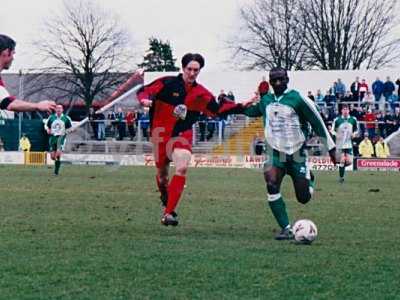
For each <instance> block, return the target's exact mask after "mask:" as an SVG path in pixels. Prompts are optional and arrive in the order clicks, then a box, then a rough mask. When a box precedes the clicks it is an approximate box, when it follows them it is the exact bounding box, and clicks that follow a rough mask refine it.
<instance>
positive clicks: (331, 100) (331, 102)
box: [324, 89, 336, 108]
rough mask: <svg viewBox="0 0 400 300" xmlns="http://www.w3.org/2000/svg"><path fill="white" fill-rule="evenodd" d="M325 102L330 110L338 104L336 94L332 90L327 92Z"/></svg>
mask: <svg viewBox="0 0 400 300" xmlns="http://www.w3.org/2000/svg"><path fill="white" fill-rule="evenodd" d="M324 102H325V103H326V106H327V107H329V108H332V107H333V106H335V104H336V97H335V94H334V93H333V91H332V89H329V90H328V91H326V95H325V97H324Z"/></svg>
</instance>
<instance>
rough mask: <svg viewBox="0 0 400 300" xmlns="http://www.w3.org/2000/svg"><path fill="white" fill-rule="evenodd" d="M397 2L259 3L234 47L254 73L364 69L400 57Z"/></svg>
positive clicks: (244, 13)
mask: <svg viewBox="0 0 400 300" xmlns="http://www.w3.org/2000/svg"><path fill="white" fill-rule="evenodd" d="M396 8H397V0H281V1H277V0H254V2H253V3H252V4H251V5H248V6H245V7H243V8H242V10H241V17H242V21H243V22H244V24H245V25H244V28H243V29H242V31H241V32H240V34H238V35H237V36H238V37H239V38H236V37H235V39H234V40H231V41H230V45H231V47H232V48H234V49H235V52H234V56H235V57H236V58H239V59H241V60H243V61H244V62H245V63H247V67H248V68H249V69H270V68H271V67H274V66H280V67H284V68H286V69H292V68H295V69H311V68H315V67H317V68H320V69H325V70H328V69H338V70H340V69H360V68H367V69H371V68H375V69H376V68H380V67H383V66H387V65H390V64H394V63H396V62H397V61H398V59H399V57H400V51H399V50H400V48H399V47H400V38H399V37H398V35H397V36H396V35H395V34H394V31H395V30H398V27H397V25H398V18H397V14H396V12H397V10H396Z"/></svg>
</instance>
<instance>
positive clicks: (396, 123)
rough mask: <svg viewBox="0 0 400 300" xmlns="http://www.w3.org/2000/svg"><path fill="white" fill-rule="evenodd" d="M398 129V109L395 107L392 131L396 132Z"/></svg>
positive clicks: (399, 121)
mask: <svg viewBox="0 0 400 300" xmlns="http://www.w3.org/2000/svg"><path fill="white" fill-rule="evenodd" d="M399 129H400V108H399V107H396V109H395V111H394V130H395V131H397V130H399Z"/></svg>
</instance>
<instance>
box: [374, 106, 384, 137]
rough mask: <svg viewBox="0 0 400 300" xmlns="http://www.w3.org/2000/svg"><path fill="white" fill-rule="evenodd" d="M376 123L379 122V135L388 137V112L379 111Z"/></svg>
mask: <svg viewBox="0 0 400 300" xmlns="http://www.w3.org/2000/svg"><path fill="white" fill-rule="evenodd" d="M376 121H377V122H378V130H379V135H380V136H383V137H386V112H385V111H382V112H380V111H378V113H377V114H376Z"/></svg>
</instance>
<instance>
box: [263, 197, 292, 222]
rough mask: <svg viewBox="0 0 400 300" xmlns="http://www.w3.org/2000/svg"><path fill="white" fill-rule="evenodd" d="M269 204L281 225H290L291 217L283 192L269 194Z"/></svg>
mask: <svg viewBox="0 0 400 300" xmlns="http://www.w3.org/2000/svg"><path fill="white" fill-rule="evenodd" d="M268 204H269V207H270V208H271V211H272V214H273V215H274V217H275V219H276V221H277V222H278V224H279V226H280V227H281V228H286V227H287V226H288V225H289V217H288V214H287V212H286V205H285V202H284V201H283V198H282V196H281V194H274V195H268Z"/></svg>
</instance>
